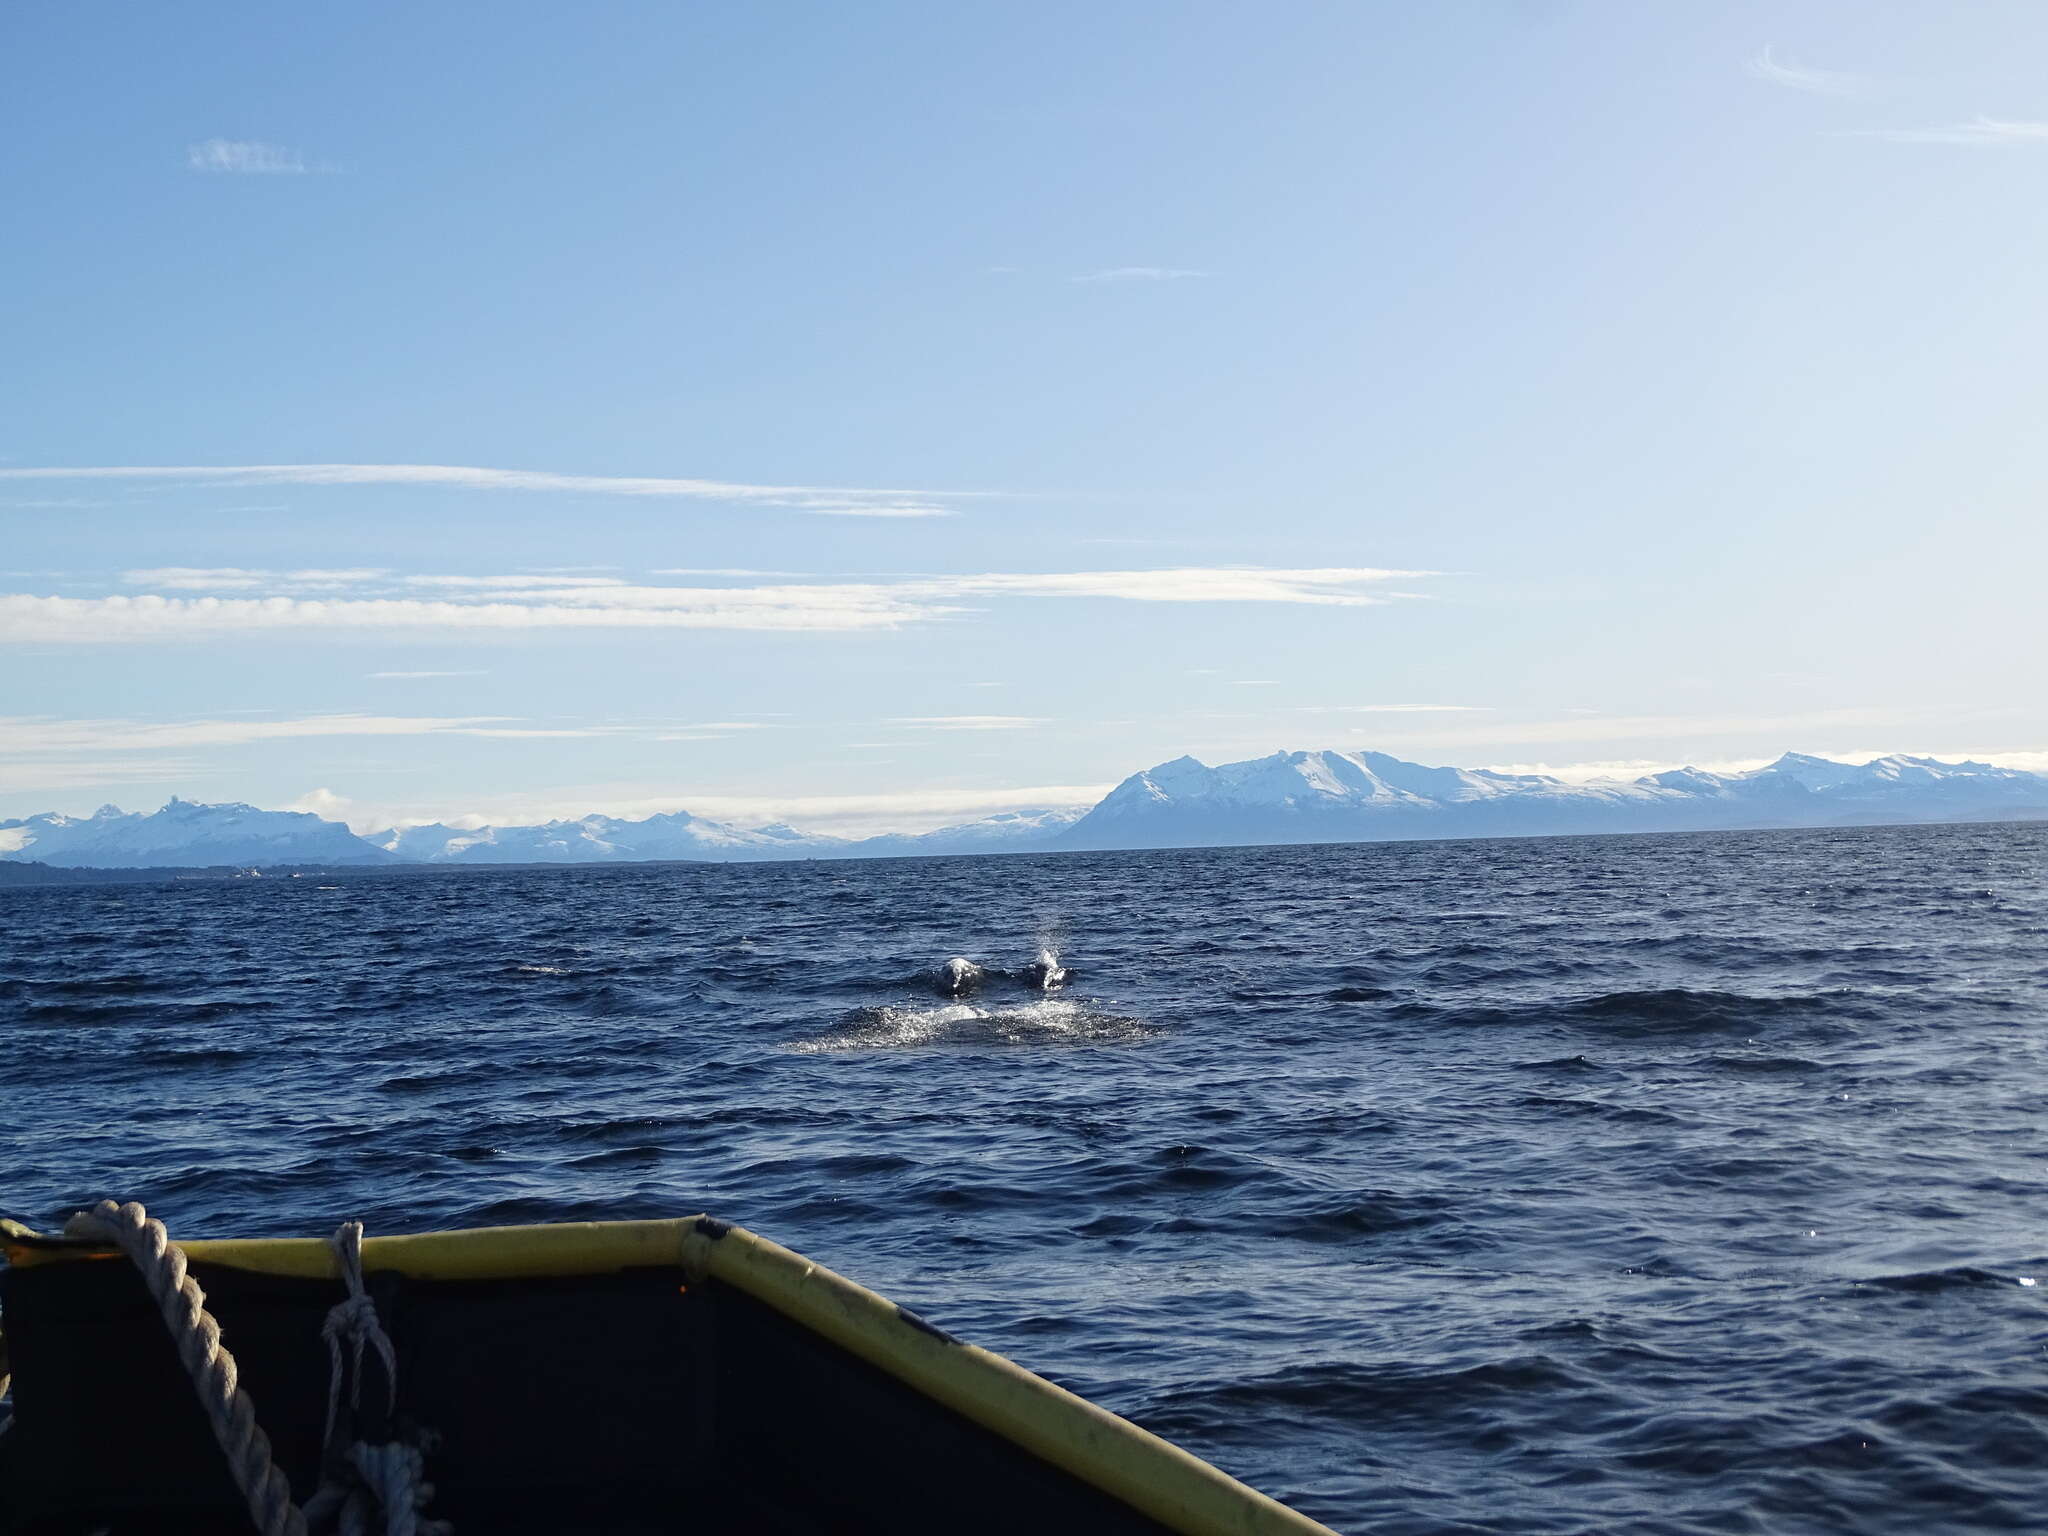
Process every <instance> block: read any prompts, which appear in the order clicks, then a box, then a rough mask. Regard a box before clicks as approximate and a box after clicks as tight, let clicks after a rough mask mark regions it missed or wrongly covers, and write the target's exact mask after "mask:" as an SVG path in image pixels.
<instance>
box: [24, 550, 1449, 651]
mask: <svg viewBox="0 0 2048 1536" xmlns="http://www.w3.org/2000/svg"><path fill="white" fill-rule="evenodd" d="M1425 574H1427V573H1426V572H1416V571H1389V570H1379V569H1375V568H1370V567H1330V568H1313V569H1300V570H1287V569H1274V568H1266V567H1242V566H1222V567H1179V568H1174V569H1168V570H1153V571H1056V572H1039V573H1014V572H985V573H980V574H969V575H956V576H908V577H901V578H897V579H894V580H890V581H841V582H834V581H810V582H790V583H787V584H781V585H762V586H734V587H689V586H660V585H635V584H629V583H625V582H622V581H620V580H619V579H617V578H614V577H568V576H554V577H531V576H511V577H496V576H461V577H402V578H393V577H390V576H388V575H387V574H386V573H383V572H378V571H373V570H362V571H320V570H310V571H293V572H261V571H251V570H245V569H241V568H239V567H227V568H219V569H202V568H196V567H194V568H186V567H174V568H167V569H161V570H154V571H132V572H129V573H128V574H127V577H126V578H125V579H127V580H128V581H129V582H130V583H131V584H134V585H150V584H156V585H159V586H162V587H164V588H165V589H167V590H169V591H173V592H176V591H181V590H192V591H203V592H207V593H208V594H209V595H206V596H200V597H183V596H164V595H159V594H158V593H154V592H152V593H146V594H141V595H127V594H119V595H114V596H102V597H56V596H38V595H32V594H27V593H17V594H11V595H0V642H13V643H29V642H66V643H80V644H92V643H117V642H123V641H149V640H159V639H162V640H170V639H180V638H188V639H202V638H208V637H216V636H221V635H228V634H248V633H261V632H285V631H323V630H324V631H333V630H452V629H464V630H497V631H507V630H550V629H554V630H597V629H729V630H785V631H799V630H821V631H850V630H874V629H892V628H897V627H899V626H902V625H905V624H912V623H925V622H931V621H935V620H939V619H944V618H948V617H951V616H955V615H961V614H965V613H968V612H971V611H972V610H971V609H969V608H967V607H965V606H963V604H964V603H965V602H967V601H969V600H973V599H1005V598H1007V599H1018V598H1067V599H1091V600H1096V601H1103V600H1116V601H1125V602H1155V603H1246V602H1253V603H1295V604H1307V605H1311V606H1342V607H1363V606H1367V605H1370V604H1373V603H1377V602H1380V601H1382V600H1383V599H1382V598H1380V597H1378V596H1376V595H1375V593H1374V590H1373V589H1374V588H1375V586H1376V585H1377V584H1380V583H1384V582H1386V581H1388V580H1391V579H1394V578H1397V577H1400V578H1410V577H1415V576H1418V575H1425ZM351 579H360V585H358V586H357V587H356V588H355V589H354V590H349V589H348V583H349V581H350V580H351ZM415 584H424V585H428V586H431V587H432V588H433V589H434V593H435V595H433V596H415V595H411V594H412V590H415V589H416V588H415ZM308 591H318V592H319V593H321V594H322V595H320V596H315V597H309V596H305V595H302V594H304V593H306V592H308ZM218 592H232V593H237V594H241V593H247V594H252V595H247V596H243V595H235V596H215V595H211V594H213V593H218ZM329 592H337V593H345V595H333V596H329V595H325V594H327V593H329ZM256 593H262V594H263V595H260V596H257V595H253V594H256Z"/></svg>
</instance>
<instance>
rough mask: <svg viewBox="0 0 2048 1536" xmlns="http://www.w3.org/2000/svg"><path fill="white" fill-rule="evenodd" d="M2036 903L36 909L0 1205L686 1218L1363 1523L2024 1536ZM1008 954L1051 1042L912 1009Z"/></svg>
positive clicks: (939, 875)
mask: <svg viewBox="0 0 2048 1536" xmlns="http://www.w3.org/2000/svg"><path fill="white" fill-rule="evenodd" d="M2044 867H2048V826H2043V825H2034V826H1971V827H1953V828H1919V829H1901V830H1850V831H1827V832H1800V833H1776V834H1736V835H1709V836H1688V837H1641V838H1593V839H1554V840H1537V841H1522V842H1468V843H1440V844H1394V845H1380V846H1364V847H1321V848H1286V849H1252V850H1230V851H1216V852H1181V853H1145V854H1101V855H1074V856H1065V857H1042V858H1012V859H980V860H973V859H955V860H914V861H912V860H906V861H900V862H890V863H863V864H833V863H820V864H791V865H773V866H756V867H732V866H724V867H717V866H704V867H667V868H641V869H635V868H614V869H597V870H551V871H543V872H530V873H529V872H522V871H509V872H488V871H476V872H470V871H463V872H453V871H451V872H435V873H429V874H422V875H391V874H387V875H379V876H365V877H358V878H348V879H333V880H321V881H316V880H313V879H301V880H283V879H268V880H241V881H223V882H212V883H200V882H182V883H175V884H162V885H155V886H109V887H93V888H83V889H44V890H28V891H15V892H12V893H6V894H4V895H0V924H4V930H0V935H4V936H0V945H4V956H0V1018H4V1021H5V1022H4V1037H0V1053H4V1054H0V1077H4V1088H5V1100H4V1104H5V1108H4V1113H0V1169H4V1171H5V1190H4V1192H0V1203H4V1205H5V1207H6V1208H7V1209H8V1210H9V1211H10V1213H12V1214H15V1215H19V1216H23V1217H28V1218H32V1219H38V1220H41V1221H44V1222H50V1223H54V1222H56V1221H58V1220H60V1219H61V1218H62V1217H63V1216H64V1215H65V1214H66V1213H67V1212H68V1211H70V1210H71V1209H73V1208H75V1207H77V1206H79V1205H82V1204H85V1203H87V1202H89V1201H90V1200H92V1199H94V1198H96V1197H99V1196H101V1195H107V1194H112V1195H118V1196H134V1197H139V1198H141V1199H143V1200H145V1201H146V1202H147V1203H148V1204H149V1205H150V1206H151V1207H152V1209H153V1210H155V1211H156V1212H157V1213H159V1214H161V1215H163V1216H164V1217H165V1218H166V1219H167V1220H168V1221H169V1222H170V1224H171V1227H172V1230H173V1231H174V1232H184V1233H186V1234H189V1235H200V1234H207V1235H230V1234H254V1233H280V1232H323V1231H326V1230H328V1229H329V1228H331V1227H332V1226H333V1225H334V1223H335V1222H336V1221H337V1220H338V1219H339V1218H341V1217H344V1216H348V1215H360V1216H362V1217H363V1218H364V1219H365V1220H366V1221H367V1222H368V1223H369V1224H370V1227H371V1229H372V1231H377V1230H384V1231H397V1230H406V1229H420V1228H425V1227H432V1226H443V1225H473V1224H482V1223H491V1222H507V1221H542V1220H549V1219H559V1218H586V1217H627V1216H647V1215H660V1214H679V1213H685V1212H692V1211H697V1210H710V1211H713V1212H716V1213H718V1214H719V1215H722V1216H725V1217H728V1218H731V1219H733V1220H737V1221H740V1222H742V1223H744V1224H746V1225H748V1226H751V1227H754V1228H756V1229H758V1230H760V1231H762V1232H764V1233H766V1234H768V1235H770V1236H772V1237H775V1238H777V1239H779V1240H781V1241H783V1242H786V1243H788V1244H790V1245H792V1246H794V1247H796V1248H798V1249H800V1250H802V1251H803V1252H805V1253H807V1254H809V1255H810V1256H812V1257H814V1258H816V1259H818V1260H820V1261H821V1262H824V1263H827V1264H830V1265H832V1266H833V1267H835V1268H838V1269H840V1270H842V1271H844V1272H846V1273H847V1274H850V1275H852V1276H854V1277H855V1278H857V1279H859V1280H862V1281H864V1282H866V1283H868V1284H870V1285H873V1286H875V1287H876V1288H878V1289H880V1290H882V1291H883V1292H885V1293H886V1294H888V1295H890V1296H891V1297H893V1298H895V1299H897V1300H900V1301H902V1302H904V1303H906V1304H908V1305H911V1306H914V1307H916V1308H917V1309H919V1310H920V1311H923V1312H925V1313H927V1314H928V1315H930V1316H931V1317H933V1318H934V1319H936V1320H938V1321H940V1322H942V1323H943V1324H945V1325H947V1326H949V1327H951V1328H952V1329H954V1330H955V1331H957V1332H960V1333H964V1334H966V1335H968V1336H969V1337H971V1338H973V1339H974V1340H976V1341H977V1342H981V1343H985V1344H988V1345H990V1346H991V1347H994V1348H997V1349H1000V1350H1003V1351H1005V1352H1007V1353H1009V1354H1011V1355H1013V1356H1015V1357H1016V1358H1017V1359H1019V1360H1021V1361H1023V1362H1024V1363H1026V1364H1028V1365H1030V1366H1032V1367H1034V1368H1036V1369H1038V1370H1041V1371H1044V1372H1046V1373H1047V1374H1049V1375H1051V1376H1053V1377H1054V1378H1055V1379H1057V1380H1060V1381H1062V1382H1064V1383H1066V1384H1068V1385H1070V1386H1073V1387H1075V1388H1077V1389H1078V1390H1080V1391H1082V1392H1084V1393H1086V1394H1088V1395H1089V1396H1091V1397H1094V1398H1096V1399H1098V1400H1099V1401H1101V1402H1103V1403H1105V1404H1107V1405H1109V1406H1111V1407H1113V1408H1115V1409H1117V1410H1119V1411H1121V1412H1124V1413H1127V1414H1129V1415H1131V1416H1132V1417H1134V1418H1136V1419H1137V1420H1139V1421H1140V1422H1142V1423H1144V1424H1146V1425H1148V1426H1149V1427H1151V1428H1153V1429H1156V1430H1158V1431H1160V1432H1162V1433H1164V1434H1166V1435H1169V1436H1171V1437H1173V1438H1174V1439H1177V1440H1179V1441H1181V1442H1182V1443H1184V1444H1186V1445H1188V1446H1189V1447H1190V1448H1192V1449H1194V1450H1195V1451H1197V1452H1199V1453H1200V1454H1202V1455H1204V1456H1207V1457H1209V1458H1211V1459H1213V1460H1215V1461H1216V1462H1218V1463H1220V1464H1221V1465H1222V1466H1224V1467H1226V1468H1228V1469H1229V1470H1231V1471H1233V1472H1235V1473H1237V1474H1239V1475H1241V1476H1243V1477H1246V1478H1248V1479H1249V1480H1251V1481H1252V1482H1254V1483H1256V1484H1258V1485H1260V1486H1262V1487H1264V1488H1266V1489H1268V1490H1270V1491H1272V1492H1274V1493H1276V1494H1278V1495H1280V1496H1281V1497H1284V1498H1286V1499H1287V1500H1289V1501H1290V1502H1292V1503H1294V1504H1296V1505H1297V1506H1299V1507H1300V1508H1302V1509H1304V1510H1306V1511H1308V1512H1309V1513H1311V1514H1314V1515H1316V1516H1317V1517H1319V1518H1321V1519H1324V1520H1326V1521H1328V1522H1330V1523H1331V1524H1333V1525H1336V1526H1338V1527H1340V1528H1342V1529H1346V1530H1350V1531H1357V1532H1366V1531H1372V1532H1441V1531H1500V1532H1508V1531H1513V1532H1537V1531H1545V1532H1548V1531H1560V1532H1562V1531H1589V1530H1595V1529H1597V1530H1600V1531H1604V1532H1613V1531H1628V1532H1652V1531H1656V1532H1679V1531H1685V1532H1695V1531H1697V1532H1707V1531H1713V1532H1743V1531H1759V1532H1761V1531H1769V1532H1806V1531H1857V1532H1925V1531H1929V1530H1934V1529H1940V1530H1947V1531H1975V1530H1987V1531H1988V1530H2038V1529H2041V1528H2042V1526H2043V1525H2044V1523H2048V1197H2044V1186H2043V1176H2044V1173H2048V1050H2044V1042H2048V1007H2044V998H2048V885H2044ZM1048 932H1050V933H1055V934H1062V935H1063V938H1062V940H1061V952H1062V954H1063V957H1064V958H1065V960H1066V962H1067V963H1068V964H1069V965H1070V966H1072V967H1073V968H1074V971H1075V976H1074V978H1073V980H1072V982H1071V984H1070V985H1069V986H1068V987H1067V988H1066V990H1064V991H1063V992H1060V993H1056V994H1054V995H1053V996H1052V999H1051V1000H1050V1001H1048V1000H1046V999H1045V998H1044V997H1043V996H1040V995H1035V994H1032V993H1030V992H1027V991H1025V990H1023V989H1021V988H1010V987H1007V986H1005V985H1002V984H998V985H995V986H992V987H991V988H990V989H989V990H988V991H987V992H986V993H984V994H983V995H982V996H981V998H980V999H979V1000H978V1001H977V1003H976V1004H975V1005H974V1006H967V1007H963V1006H960V1005H955V1004H948V1003H946V1002H944V1001H942V1000H941V999H940V998H938V997H936V996H934V995H932V993H931V992H930V991H929V990H928V988H927V987H926V984H925V982H924V980H923V974H924V973H925V972H927V971H928V970H929V969H930V968H931V967H933V966H935V965H937V964H938V963H940V962H942V961H943V960H945V959H946V958H947V957H948V956H950V955H954V954H963V955H968V956H972V957H974V958H977V959H980V960H983V961H986V962H990V963H995V964H1009V965H1015V964H1018V963H1020V962H1023V961H1026V960H1028V959H1029V958H1030V957H1031V955H1032V954H1033V952H1034V951H1035V949H1036V947H1037V944H1038V939H1039V935H1040V934H1042V933H1048ZM2036 1277H2039V1278H2040V1279H2041V1281H2042V1283H2041V1284H2039V1285H2036V1284H2034V1283H2033V1282H2034V1280H2035V1279H2036Z"/></svg>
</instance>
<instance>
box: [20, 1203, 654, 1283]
mask: <svg viewBox="0 0 2048 1536" xmlns="http://www.w3.org/2000/svg"><path fill="white" fill-rule="evenodd" d="M690 1221H691V1218H689V1217H681V1218H677V1219H673V1220H669V1221H574V1222H563V1223H561V1224H559V1225H556V1226H546V1227H475V1228H472V1229H470V1230H469V1231H466V1232H418V1233H412V1234H410V1235H401V1236H397V1237H366V1238H364V1239H363V1268H364V1270H365V1271H370V1270H396V1271H397V1272H398V1273H400V1274H402V1275H405V1276H407V1277H409V1278H411V1279H414V1280H530V1279H535V1278H538V1277H541V1276H547V1275H608V1274H611V1273H612V1272H613V1271H614V1270H620V1269H637V1268H640V1267H642V1266H646V1265H666V1266H670V1267H673V1266H675V1265H677V1264H679V1263H681V1262H682V1261H681V1257H680V1256H681V1253H682V1238H683V1232H684V1229H685V1228H687V1227H688V1226H689V1225H690ZM36 1236H37V1235H36V1234H35V1233H34V1232H32V1231H30V1230H29V1229H28V1228H27V1227H24V1226H21V1225H20V1224H19V1223H16V1222H9V1221H0V1247H4V1248H5V1249H6V1252H7V1262H8V1263H9V1264H12V1265H15V1266H17V1267H20V1268H27V1267H29V1266H30V1265H34V1264H51V1263H64V1262H67V1261H71V1260H76V1259H88V1258H101V1259H105V1258H119V1257H120V1254H119V1252H118V1251H117V1250H115V1249H113V1248H109V1247H106V1246H104V1245H100V1244H93V1243H74V1242H69V1241H59V1242H52V1241H51V1240H50V1239H48V1238H43V1239H41V1240H40V1242H36V1243H35V1245H34V1246H30V1245H29V1242H28V1241H25V1240H34V1239H35V1238H36ZM177 1241H178V1246H179V1247H180V1248H182V1249H184V1250H185V1255H186V1257H187V1258H190V1259H192V1260H193V1261H195V1262H197V1263H205V1264H225V1265H227V1266H228V1267H229V1268H230V1269H244V1270H249V1271H251V1272H253V1273H255V1274H260V1275H284V1276H287V1277H289V1278H292V1279H296V1280H338V1279H340V1278H341V1272H340V1270H339V1269H337V1268H336V1266H335V1259H334V1249H333V1248H331V1247H330V1246H329V1245H328V1243H327V1241H326V1239H324V1238H318V1237H253V1238H237V1237H227V1238H198V1239H194V1240H193V1241H191V1242H187V1241H185V1240H184V1239H183V1238H179V1239H178V1240H177Z"/></svg>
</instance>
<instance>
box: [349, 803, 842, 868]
mask: <svg viewBox="0 0 2048 1536" xmlns="http://www.w3.org/2000/svg"><path fill="white" fill-rule="evenodd" d="M372 841H373V842H375V843H376V844H377V845H378V846H379V847H381V848H384V849H387V850H388V851H390V852H391V853H392V854H394V855H396V856H397V857H398V858H401V859H404V860H406V861H407V862H409V863H421V864H607V863H620V862H625V861H628V860H641V859H719V860H738V859H787V858H801V857H803V856H804V855H805V854H812V855H815V854H816V853H818V852H820V851H827V850H838V849H842V848H844V847H845V846H846V843H845V842H844V840H843V839H840V838H836V837H826V836H820V835H818V834H815V833H808V832H799V831H797V830H796V828H794V827H791V826H786V825H783V824H781V823H777V824H776V825H774V826H770V827H761V828H759V829H757V830H753V831H749V830H747V829H745V828H742V827H735V826H731V825H729V824H727V823H725V822H722V821H709V820H706V819H705V818H704V817H702V816H692V815H691V814H690V813H689V812H688V811H669V812H667V813H665V814H661V815H655V816H649V817H646V818H645V819H643V820H640V821H622V820H620V819H619V818H618V817H616V816H584V817H581V818H580V819H578V820H575V821H549V822H543V823H541V824H540V825H539V826H533V827H478V828H475V829H474V830H471V831H462V830H458V829H457V828H454V827H448V826H443V825H442V824H441V823H439V822H435V823H433V824H431V825H428V826H420V827H405V828H402V829H394V830H392V831H390V832H383V833H379V834H377V835H376V836H375V837H374V838H373V839H372Z"/></svg>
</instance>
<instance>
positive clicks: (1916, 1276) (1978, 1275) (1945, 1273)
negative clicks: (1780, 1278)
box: [1853, 1264, 2048, 1292]
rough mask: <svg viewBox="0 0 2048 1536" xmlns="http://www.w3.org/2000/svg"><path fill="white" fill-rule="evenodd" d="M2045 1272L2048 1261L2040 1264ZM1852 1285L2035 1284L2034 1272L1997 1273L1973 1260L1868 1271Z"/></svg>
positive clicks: (1954, 1287) (1956, 1287) (1917, 1288)
mask: <svg viewBox="0 0 2048 1536" xmlns="http://www.w3.org/2000/svg"><path fill="white" fill-rule="evenodd" d="M2042 1269H2043V1272H2044V1273H2048V1265H2044V1266H2042ZM1853 1283H1854V1284H1856V1285H1869V1286H1875V1287H1876V1288H1877V1289H1879V1290H1882V1291H1907V1292H1926V1291H1964V1290H1974V1289H1976V1288H1978V1287H1980V1286H2006V1285H2009V1286H2014V1287H2020V1286H2025V1287H2028V1288H2034V1287H2035V1286H2036V1285H2037V1277H2036V1276H2035V1275H2031V1274H2029V1275H2001V1274H1998V1273H1996V1272H1995V1271H1992V1270H1988V1269H1979V1268H1977V1267H1976V1266H1975V1265H1974V1264H1957V1265H1954V1266H1953V1267H1951V1268H1948V1269H1923V1270H1919V1271H1916V1272H1914V1273H1912V1274H1905V1275H1871V1276H1868V1277H1866V1278H1864V1279H1860V1280H1857V1281H1854V1282H1853Z"/></svg>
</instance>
